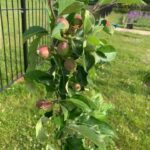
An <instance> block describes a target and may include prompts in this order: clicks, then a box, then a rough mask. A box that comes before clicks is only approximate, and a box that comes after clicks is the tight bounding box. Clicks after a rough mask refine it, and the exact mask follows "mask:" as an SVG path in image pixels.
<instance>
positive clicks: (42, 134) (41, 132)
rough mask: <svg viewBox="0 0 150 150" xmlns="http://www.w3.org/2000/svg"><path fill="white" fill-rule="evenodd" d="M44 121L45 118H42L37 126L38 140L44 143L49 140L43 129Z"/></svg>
mask: <svg viewBox="0 0 150 150" xmlns="http://www.w3.org/2000/svg"><path fill="white" fill-rule="evenodd" d="M43 119H44V117H42V118H41V119H39V121H38V122H37V124H36V127H35V128H36V138H38V139H39V140H40V141H44V140H46V139H47V135H46V132H45V130H44V128H43V123H42V120H43Z"/></svg>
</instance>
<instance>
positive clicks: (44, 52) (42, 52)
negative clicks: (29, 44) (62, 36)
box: [37, 45, 50, 59]
mask: <svg viewBox="0 0 150 150" xmlns="http://www.w3.org/2000/svg"><path fill="white" fill-rule="evenodd" d="M37 54H38V55H39V56H40V57H42V58H44V59H47V58H48V57H49V55H50V52H49V49H48V46H46V45H43V46H40V47H39V48H38V49H37Z"/></svg>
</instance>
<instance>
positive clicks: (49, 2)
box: [48, 0, 56, 20]
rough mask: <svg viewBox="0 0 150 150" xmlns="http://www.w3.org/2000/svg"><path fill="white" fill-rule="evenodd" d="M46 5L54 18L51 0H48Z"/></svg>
mask: <svg viewBox="0 0 150 150" xmlns="http://www.w3.org/2000/svg"><path fill="white" fill-rule="evenodd" d="M48 6H49V8H50V11H51V14H52V18H53V20H56V16H55V13H54V10H53V5H52V0H48Z"/></svg>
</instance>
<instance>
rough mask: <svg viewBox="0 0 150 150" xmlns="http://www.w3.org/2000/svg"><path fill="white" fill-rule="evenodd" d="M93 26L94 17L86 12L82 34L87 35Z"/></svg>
mask: <svg viewBox="0 0 150 150" xmlns="http://www.w3.org/2000/svg"><path fill="white" fill-rule="evenodd" d="M94 25H95V18H94V16H93V15H92V14H91V13H90V11H88V10H86V11H85V18H84V33H85V34H88V33H89V32H90V31H91V30H92V29H93V28H94Z"/></svg>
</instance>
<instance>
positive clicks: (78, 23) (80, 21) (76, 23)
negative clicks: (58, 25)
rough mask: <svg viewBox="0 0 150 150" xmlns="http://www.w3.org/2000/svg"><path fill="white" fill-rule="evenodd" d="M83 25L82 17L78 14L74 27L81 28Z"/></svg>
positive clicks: (75, 17)
mask: <svg viewBox="0 0 150 150" xmlns="http://www.w3.org/2000/svg"><path fill="white" fill-rule="evenodd" d="M82 24H83V21H82V16H81V15H80V14H76V15H75V16H74V26H78V28H80V27H81V26H82Z"/></svg>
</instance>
